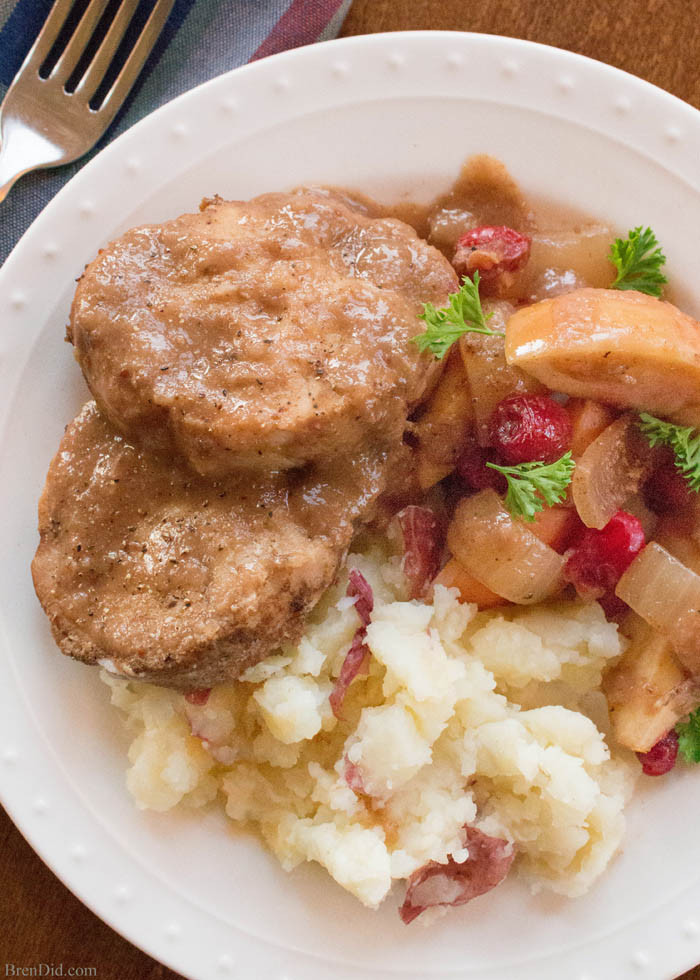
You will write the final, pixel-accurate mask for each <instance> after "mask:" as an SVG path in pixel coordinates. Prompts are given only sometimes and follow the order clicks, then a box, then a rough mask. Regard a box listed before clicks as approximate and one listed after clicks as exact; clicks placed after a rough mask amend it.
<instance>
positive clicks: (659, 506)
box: [644, 449, 692, 514]
mask: <svg viewBox="0 0 700 980" xmlns="http://www.w3.org/2000/svg"><path fill="white" fill-rule="evenodd" d="M644 498H645V500H646V502H647V504H648V506H649V507H651V509H652V510H653V511H656V513H657V514H667V513H669V512H671V511H677V510H680V509H681V508H683V507H686V506H687V505H688V504H689V503H690V502H691V500H692V491H691V489H690V487H689V486H688V481H687V480H686V478H685V477H684V476H683V474H682V473H681V472H680V470H679V469H678V467H677V466H676V463H675V456H674V454H673V452H672V451H671V450H670V449H664V450H662V455H661V459H660V461H659V464H658V465H657V466H655V467H654V470H653V472H652V474H651V476H650V477H649V479H648V480H647V482H646V484H645V485H644Z"/></svg>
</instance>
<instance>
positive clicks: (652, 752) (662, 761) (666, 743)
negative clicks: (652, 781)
mask: <svg viewBox="0 0 700 980" xmlns="http://www.w3.org/2000/svg"><path fill="white" fill-rule="evenodd" d="M677 757H678V735H677V734H676V731H675V729H673V728H672V729H671V731H670V732H666V734H665V735H664V737H663V738H660V739H659V741H658V742H657V743H656V745H652V747H651V748H650V749H649V751H648V752H637V758H638V759H639V761H640V762H641V764H642V772H643V773H644V775H645V776H665V775H666V773H667V772H670V771H671V770H672V769H673V767H674V766H675V764H676V758H677Z"/></svg>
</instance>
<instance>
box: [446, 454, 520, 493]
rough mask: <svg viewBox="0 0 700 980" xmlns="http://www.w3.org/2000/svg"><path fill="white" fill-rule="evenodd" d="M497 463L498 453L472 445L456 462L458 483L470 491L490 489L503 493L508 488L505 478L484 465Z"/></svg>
mask: <svg viewBox="0 0 700 980" xmlns="http://www.w3.org/2000/svg"><path fill="white" fill-rule="evenodd" d="M498 462H500V460H499V458H498V453H497V452H496V451H495V450H494V449H485V448H482V447H481V446H476V445H474V444H473V443H472V444H470V445H468V446H467V448H466V449H465V450H464V452H463V453H462V455H461V456H460V457H459V459H458V460H457V466H456V467H455V470H456V472H457V476H458V477H459V479H460V482H461V483H463V484H464V486H465V487H468V488H469V489H470V490H488V489H491V490H496V491H497V492H498V493H505V492H506V490H507V488H508V484H507V482H506V478H505V477H504V476H503V474H502V473H499V472H498V470H493V469H491V467H490V466H487V465H486V464H487V463H498Z"/></svg>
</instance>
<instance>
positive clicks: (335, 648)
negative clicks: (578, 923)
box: [103, 548, 636, 908]
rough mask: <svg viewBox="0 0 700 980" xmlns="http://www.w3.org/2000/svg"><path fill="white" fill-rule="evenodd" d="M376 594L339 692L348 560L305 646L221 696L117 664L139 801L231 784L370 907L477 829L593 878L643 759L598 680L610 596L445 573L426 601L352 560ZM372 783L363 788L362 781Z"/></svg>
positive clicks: (228, 795)
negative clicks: (547, 600)
mask: <svg viewBox="0 0 700 980" xmlns="http://www.w3.org/2000/svg"><path fill="white" fill-rule="evenodd" d="M348 568H357V569H358V570H360V571H361V572H362V574H363V575H364V576H365V578H366V579H367V581H368V582H369V583H370V584H371V586H372V588H373V591H374V600H375V604H374V611H373V614H372V619H371V622H370V624H369V626H368V628H367V638H366V642H367V645H368V646H369V649H370V651H371V659H370V668H369V675H365V676H361V677H358V678H357V679H356V680H355V681H354V682H353V684H352V685H351V687H350V689H349V691H348V694H347V696H346V698H345V702H344V705H343V710H342V718H341V719H340V720H338V719H336V718H335V716H334V714H333V712H332V710H331V707H330V703H329V696H330V694H331V692H332V690H333V686H334V683H335V679H336V678H337V677H338V674H339V672H340V669H341V666H342V663H343V660H344V658H345V655H346V653H347V651H348V649H349V647H350V644H351V642H352V639H353V636H354V634H355V631H356V630H357V628H358V626H359V624H360V620H359V616H358V614H357V612H356V611H355V608H354V600H353V599H351V598H348V597H347V596H346V587H347V572H346V573H345V575H344V576H342V577H341V579H340V581H339V582H338V583H337V585H336V586H335V587H334V588H332V589H331V590H330V591H329V592H328V593H327V595H326V596H325V599H324V601H323V602H322V603H321V604H320V605H319V607H318V608H317V609H316V611H315V613H314V615H313V617H312V619H311V621H310V623H309V625H308V628H307V631H306V634H305V636H304V638H303V639H302V641H301V642H300V643H299V645H298V646H296V647H289V648H287V649H284V650H281V651H279V652H278V653H277V654H276V655H274V656H271V657H269V658H268V659H267V660H266V661H264V662H263V663H261V664H258V665H257V666H256V667H253V668H252V669H250V670H248V671H247V673H245V674H244V675H243V678H242V681H243V682H242V683H237V684H235V685H233V684H232V685H226V686H221V687H218V688H215V689H214V690H213V691H212V692H211V695H210V696H209V699H208V700H207V702H206V703H205V704H202V705H197V704H192V703H190V702H189V701H188V700H186V699H185V698H184V697H183V696H182V695H181V694H179V693H177V692H174V691H168V690H165V689H162V688H157V687H153V686H150V685H146V684H139V683H137V682H134V681H128V680H126V679H123V678H118V677H114V676H110V675H109V674H107V673H106V672H103V678H104V680H105V681H106V683H107V684H109V686H110V688H111V696H112V702H113V703H114V704H115V705H117V706H118V707H119V708H120V709H121V710H122V711H123V712H124V714H125V715H126V720H127V724H128V726H129V728H130V729H131V731H133V733H134V736H135V737H134V741H133V743H132V744H131V747H130V750H129V760H130V762H131V768H130V769H129V771H128V774H127V784H128V787H129V790H130V792H131V793H132V795H133V796H134V799H135V800H136V803H137V805H138V806H139V807H142V808H149V809H155V810H167V809H170V808H171V807H173V806H176V805H178V804H182V805H185V806H192V807H201V806H204V805H205V804H208V803H211V802H212V801H214V800H215V799H217V798H220V799H221V800H223V803H224V805H225V808H226V813H227V814H228V816H229V817H230V819H231V820H232V821H234V822H235V823H237V824H240V825H245V826H252V827H254V828H256V829H257V830H258V831H259V832H260V834H261V835H262V837H263V838H264V840H265V842H266V843H267V845H268V846H269V847H270V848H271V849H272V851H273V852H274V853H275V854H276V855H277V857H278V858H279V860H280V861H281V863H282V865H283V866H284V867H285V868H286V869H288V870H291V869H292V868H294V867H295V866H296V865H298V864H299V863H301V862H302V861H317V862H318V863H319V864H321V865H323V866H324V867H325V868H326V869H327V871H328V872H329V874H331V875H332V876H333V878H335V880H336V881H337V882H338V883H339V884H340V885H342V887H343V888H346V889H347V890H348V891H350V892H351V893H352V894H353V895H355V896H356V897H357V898H358V899H359V900H360V901H361V902H363V903H364V904H365V905H367V906H369V907H370V908H376V907H377V906H378V905H379V904H380V902H381V901H382V900H383V899H384V898H385V896H386V895H387V894H388V892H389V891H390V889H391V887H392V884H393V882H394V880H395V879H405V878H407V877H408V876H409V875H411V874H412V873H413V872H414V871H416V870H417V869H419V868H421V867H422V866H423V865H425V864H426V862H428V861H437V862H442V863H444V862H445V861H447V859H448V857H452V859H453V860H454V861H457V862H461V861H464V860H466V858H467V857H468V852H467V850H466V848H465V837H464V830H463V828H464V826H465V824H472V825H475V826H477V827H478V828H479V829H481V830H482V831H483V832H484V833H487V834H491V835H494V836H498V837H502V838H505V839H507V840H508V841H511V842H512V843H513V845H514V848H515V852H516V855H517V858H516V864H515V867H516V868H517V869H518V871H519V873H520V874H521V875H523V876H525V877H526V878H527V880H528V882H529V883H530V884H531V886H532V887H533V888H535V889H539V888H549V889H551V890H553V891H555V892H558V893H560V894H562V895H569V896H576V895H580V894H582V893H583V892H585V891H586V890H587V889H588V888H589V887H590V885H591V884H592V883H593V882H594V881H595V879H596V878H597V877H598V876H599V875H600V874H601V872H602V871H603V870H604V868H605V867H606V865H607V864H608V862H609V861H610V859H611V857H612V856H613V855H614V853H615V852H616V850H617V849H618V847H619V845H620V841H621V839H622V836H623V831H624V818H623V813H622V811H623V805H624V803H625V801H626V799H627V798H628V797H629V795H630V792H631V790H632V786H633V782H634V773H635V772H636V767H633V766H631V765H630V764H629V762H628V760H627V759H626V758H624V757H622V756H616V757H614V758H613V757H611V753H610V750H609V748H608V746H607V745H606V742H605V738H604V734H603V730H604V727H605V725H606V713H605V709H604V702H603V700H602V696H601V695H600V694H599V693H596V691H597V688H598V687H599V685H600V679H601V672H602V669H603V668H604V667H605V665H606V663H607V662H608V661H610V660H612V659H614V658H616V657H618V656H619V655H620V653H621V652H622V642H623V641H622V638H621V637H620V636H619V635H618V632H617V628H616V626H615V625H614V624H611V623H608V622H607V621H606V620H605V617H604V615H603V612H602V610H601V609H600V607H599V606H598V605H597V603H588V604H584V603H581V602H578V601H560V602H556V603H551V604H547V605H541V606H538V607H536V608H531V609H525V608H518V607H507V608H504V609H500V610H491V611H487V612H481V613H479V612H478V611H477V609H476V607H475V606H470V605H463V604H460V603H459V602H458V601H457V596H456V592H455V591H454V590H448V589H444V588H443V587H441V586H438V587H436V589H435V596H434V601H433V602H432V603H430V604H429V603H423V602H416V601H406V600H405V594H404V586H403V582H402V579H401V575H400V573H399V572H398V569H397V566H396V563H395V561H393V560H392V559H387V558H386V557H385V556H384V555H383V554H382V553H381V552H380V551H379V550H376V549H371V548H370V549H368V550H367V551H366V552H365V553H364V554H358V555H352V556H350V558H349V559H348ZM353 787H354V788H353Z"/></svg>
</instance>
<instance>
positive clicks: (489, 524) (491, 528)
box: [447, 490, 564, 605]
mask: <svg viewBox="0 0 700 980" xmlns="http://www.w3.org/2000/svg"><path fill="white" fill-rule="evenodd" d="M447 544H448V547H449V549H450V551H451V552H452V554H453V555H454V557H455V558H456V559H457V560H458V561H459V562H460V563H461V564H462V565H463V566H464V568H466V570H467V571H468V572H469V573H470V574H471V575H473V576H474V577H475V578H476V579H477V580H478V581H479V582H481V583H482V584H483V585H485V586H486V587H487V588H488V589H490V590H491V591H492V592H495V593H496V594H497V595H500V596H503V598H504V599H508V600H509V601H510V602H516V603H519V604H521V605H530V604H532V603H535V602H540V601H541V600H542V599H546V598H547V597H548V596H550V595H553V594H554V593H555V592H558V591H559V589H560V588H561V586H562V568H563V565H564V559H563V558H562V557H561V555H558V554H557V553H556V551H554V549H553V548H550V547H549V545H547V544H545V543H544V542H543V541H540V539H539V538H538V537H537V535H536V534H533V532H532V531H531V530H530V528H529V527H528V526H526V525H525V524H523V522H522V521H518V520H515V519H514V518H513V517H511V515H510V514H509V513H508V511H507V510H506V509H505V507H504V506H503V501H502V500H501V498H500V497H499V496H498V494H497V493H496V492H495V491H494V490H482V491H481V492H480V493H477V494H475V495H474V496H473V497H465V498H464V499H463V500H461V501H460V502H459V504H458V505H457V509H456V510H455V514H454V517H453V518H452V521H451V523H450V526H449V528H448V531H447Z"/></svg>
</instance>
